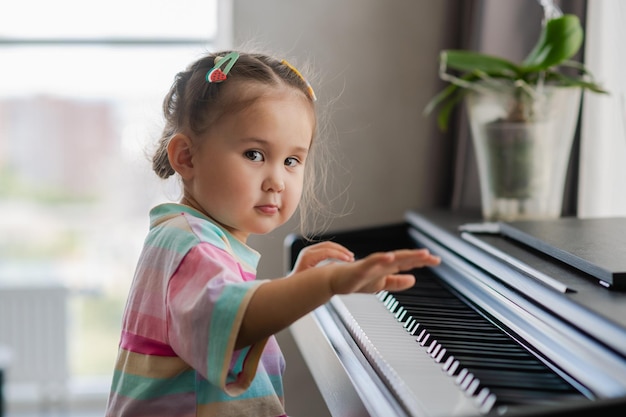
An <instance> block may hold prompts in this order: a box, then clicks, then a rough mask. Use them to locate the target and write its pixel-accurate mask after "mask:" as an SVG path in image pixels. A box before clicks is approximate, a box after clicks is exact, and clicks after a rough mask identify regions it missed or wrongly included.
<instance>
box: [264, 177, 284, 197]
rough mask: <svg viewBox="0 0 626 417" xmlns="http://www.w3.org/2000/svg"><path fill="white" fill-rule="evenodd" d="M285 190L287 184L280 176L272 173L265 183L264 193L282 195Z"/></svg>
mask: <svg viewBox="0 0 626 417" xmlns="http://www.w3.org/2000/svg"><path fill="white" fill-rule="evenodd" d="M284 189H285V182H284V181H283V179H282V177H281V176H280V175H277V174H275V173H272V174H271V175H269V176H268V177H267V178H266V179H265V181H263V191H273V192H275V193H280V192H281V191H283V190H284Z"/></svg>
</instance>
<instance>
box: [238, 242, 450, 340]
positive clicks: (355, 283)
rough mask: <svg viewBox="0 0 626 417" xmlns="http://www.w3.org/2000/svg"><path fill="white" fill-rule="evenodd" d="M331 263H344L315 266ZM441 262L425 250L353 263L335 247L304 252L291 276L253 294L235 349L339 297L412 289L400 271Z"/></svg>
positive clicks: (376, 255)
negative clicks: (351, 294)
mask: <svg viewBox="0 0 626 417" xmlns="http://www.w3.org/2000/svg"><path fill="white" fill-rule="evenodd" d="M307 249H308V250H307ZM329 258H334V259H338V260H341V261H344V262H336V263H329V264H327V265H324V266H314V265H316V264H317V263H319V262H320V261H322V260H325V259H329ZM439 262H440V260H439V258H438V257H436V256H433V255H431V254H430V253H429V252H428V250H426V249H415V250H409V249H405V250H398V251H393V252H384V253H383V252H380V253H374V254H371V255H369V256H368V257H366V258H364V259H361V260H359V261H354V259H353V255H352V253H351V252H349V251H348V250H347V249H345V248H343V247H342V246H340V245H337V244H336V243H334V244H331V243H328V242H327V243H323V244H319V245H313V246H310V247H309V248H305V249H303V254H302V256H299V257H298V261H297V262H296V266H295V268H294V272H293V273H292V274H291V275H289V276H288V277H285V278H278V279H274V280H271V281H269V282H267V283H265V284H263V285H261V286H260V287H259V288H258V289H257V290H256V291H255V293H254V294H253V295H252V298H251V299H250V303H249V304H248V308H247V309H246V313H245V316H244V318H243V323H242V325H241V328H240V330H239V335H238V338H237V342H236V344H235V348H236V349H241V348H243V347H245V346H249V345H252V344H254V343H256V342H258V341H261V340H263V339H265V338H267V337H269V336H271V335H273V334H275V333H277V332H279V331H281V330H283V329H285V328H287V327H288V326H289V325H291V324H292V323H293V322H295V321H296V320H298V319H299V318H301V317H302V316H304V315H305V314H307V313H309V312H311V311H313V310H314V309H316V308H317V307H319V306H320V305H322V304H324V303H326V302H327V301H328V300H330V298H331V297H332V296H333V295H335V294H349V293H353V292H364V293H375V292H378V291H380V290H383V289H386V290H389V291H400V290H403V289H406V288H409V287H411V286H412V285H413V284H414V282H415V278H414V277H413V275H410V274H398V273H399V272H401V271H408V270H411V269H414V268H419V267H423V266H435V265H438V264H439Z"/></svg>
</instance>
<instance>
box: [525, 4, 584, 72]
mask: <svg viewBox="0 0 626 417" xmlns="http://www.w3.org/2000/svg"><path fill="white" fill-rule="evenodd" d="M582 42H583V29H582V27H581V26H580V20H579V19H578V16H576V15H571V14H566V15H563V16H561V17H558V18H555V19H550V20H548V21H547V22H546V24H545V26H544V27H543V29H542V31H541V35H540V37H539V40H538V41H537V44H536V45H535V46H534V48H533V49H532V51H530V53H529V54H528V56H527V57H526V59H525V60H524V62H523V64H522V68H523V71H524V72H533V71H541V70H545V69H548V68H550V67H553V66H555V65H559V64H560V63H562V62H563V61H565V60H567V59H569V58H571V57H572V56H574V55H575V54H576V52H578V50H579V49H580V46H581V45H582Z"/></svg>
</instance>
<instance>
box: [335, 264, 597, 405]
mask: <svg viewBox="0 0 626 417" xmlns="http://www.w3.org/2000/svg"><path fill="white" fill-rule="evenodd" d="M416 276H417V281H416V285H415V286H414V287H413V288H411V289H409V290H407V291H403V292H399V293H388V292H382V293H380V294H378V295H377V296H368V295H360V296H359V295H350V296H342V297H341V298H338V299H334V300H333V301H331V305H332V306H333V308H334V309H335V311H336V312H337V314H338V315H339V317H340V318H341V320H342V321H343V322H344V324H345V325H346V327H347V328H348V329H349V331H350V332H351V333H352V337H353V338H354V339H355V340H356V341H357V343H358V344H359V346H360V348H361V350H362V351H363V352H364V354H365V355H366V357H368V361H369V362H370V363H371V364H372V365H373V367H374V368H375V370H376V372H377V373H378V374H379V375H380V376H381V378H382V379H383V380H384V381H385V382H386V383H387V384H388V385H389V384H391V385H396V386H395V387H394V391H395V392H397V393H399V395H400V396H401V397H404V398H400V402H401V403H403V404H404V405H405V408H406V409H408V412H409V415H424V414H426V415H432V416H436V415H468V414H485V413H488V412H490V411H495V412H497V413H498V414H501V413H504V412H506V410H507V409H509V408H510V407H519V406H538V405H550V404H558V403H560V402H562V401H568V402H570V401H577V400H580V401H585V400H586V397H585V395H590V394H589V393H588V392H585V389H584V388H583V387H581V386H579V385H578V384H577V383H576V382H574V381H573V380H572V379H570V378H568V377H567V375H565V374H563V373H561V372H559V371H558V370H557V369H555V368H554V367H553V366H552V365H550V364H549V363H547V361H545V360H544V359H542V358H540V357H539V356H538V355H535V354H534V353H533V352H531V351H530V350H529V349H527V348H525V347H524V346H523V345H522V344H520V343H518V342H517V341H516V337H515V335H513V334H508V333H507V332H506V331H505V330H503V329H501V328H500V327H499V326H498V325H497V324H496V323H494V322H492V321H490V319H488V318H487V317H485V316H484V315H483V314H481V313H480V312H479V311H477V310H475V309H474V308H472V307H470V306H469V305H468V304H466V303H465V302H463V301H462V300H461V299H460V298H459V297H458V296H456V295H455V294H454V293H453V292H452V291H451V290H449V289H448V288H447V287H445V286H444V285H443V284H442V283H441V281H440V280H439V279H438V278H437V277H436V275H435V274H434V273H432V272H430V271H429V270H420V271H419V272H418V274H417V275H416ZM375 304H378V305H379V306H378V307H376V306H375ZM380 305H382V306H383V307H384V308H386V309H387V310H389V311H388V312H386V315H387V316H388V317H389V318H390V319H391V320H392V321H394V322H395V324H393V326H395V327H397V328H398V329H401V330H402V332H403V333H404V334H405V335H406V336H405V337H402V338H399V337H398V336H393V337H391V335H390V333H389V332H388V330H385V327H387V326H390V322H389V321H388V320H386V321H383V322H381V321H380V319H381V312H380ZM385 323H386V324H385ZM389 340H393V343H389ZM400 358H402V359H400ZM433 369H435V371H433ZM416 379H418V380H419V381H417V382H416V383H415V382H411V381H415V380H416ZM443 380H447V383H446V382H443ZM398 384H405V385H407V386H408V387H411V388H407V387H406V386H404V387H403V389H398V387H397V385H398ZM442 385H445V386H446V390H445V391H443V392H442ZM450 385H454V389H455V390H456V391H457V395H454V393H452V392H451V391H450ZM415 387H418V388H415ZM429 387H430V389H433V390H435V392H433V393H432V395H425V394H424V392H423V390H425V389H426V390H428V389H429ZM411 390H413V391H416V390H419V391H420V392H419V393H418V394H419V395H416V393H414V392H410V391H411ZM403 392H404V393H405V394H402V393H403ZM583 392H585V394H583ZM433 396H434V397H437V400H436V401H433V402H432V403H433V404H430V403H429V401H428V400H421V402H420V403H416V400H415V399H414V398H412V397H420V398H432V397H433ZM446 396H454V397H455V398H454V401H452V403H454V404H455V409H454V410H446V409H445V407H446V404H450V403H451V402H450V401H449V400H450V399H451V398H447V399H446V398H445V397H446ZM459 396H460V397H463V398H464V399H463V400H459ZM442 397H443V398H442ZM442 400H443V401H442ZM434 404H437V406H438V407H439V406H441V407H444V409H433V408H432V407H434Z"/></svg>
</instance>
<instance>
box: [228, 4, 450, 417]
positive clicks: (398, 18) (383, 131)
mask: <svg viewBox="0 0 626 417" xmlns="http://www.w3.org/2000/svg"><path fill="white" fill-rule="evenodd" d="M455 4H456V2H455V1H454V0H450V1H432V0H301V1H294V0H266V1H258V0H234V3H233V10H232V12H233V22H234V26H233V40H234V44H235V47H244V48H246V49H251V47H252V48H253V49H261V50H263V51H265V52H270V53H272V54H274V55H278V56H281V55H282V56H285V57H287V58H289V59H290V60H292V62H293V63H294V64H295V65H296V66H298V65H303V64H306V63H310V64H311V67H312V68H313V70H314V74H315V76H314V77H312V78H311V80H310V81H311V83H312V84H313V87H314V89H315V91H316V94H317V96H318V105H319V109H320V112H321V114H322V117H327V119H326V120H327V121H328V122H329V124H330V129H326V131H325V132H324V133H326V134H328V136H329V140H330V141H331V146H332V148H333V149H334V151H335V152H334V155H335V161H334V166H335V168H334V170H333V171H332V172H331V180H333V185H332V186H331V188H332V190H333V191H335V192H337V193H340V195H339V196H338V198H337V199H336V200H334V201H333V210H334V211H336V212H341V213H347V214H346V215H344V216H338V217H337V218H335V219H334V220H333V221H332V223H331V225H330V230H331V231H336V230H346V229H351V228H360V227H364V226H372V225H381V224H385V223H391V222H397V221H401V220H402V218H403V214H404V212H405V211H406V210H408V209H412V208H421V207H432V206H440V205H443V204H445V203H446V202H447V199H448V196H449V193H450V189H449V187H450V186H449V183H450V177H451V172H450V170H451V168H450V166H451V161H450V158H451V156H450V152H449V149H450V146H451V144H450V142H449V141H448V140H447V139H446V138H444V137H443V136H442V135H441V134H440V133H439V131H438V130H437V129H436V126H435V123H434V118H433V117H430V118H425V117H423V116H422V110H423V109H424V106H425V105H426V103H427V102H428V100H429V99H430V98H431V97H432V96H433V95H434V94H435V93H436V92H437V91H438V90H439V89H440V88H441V83H440V82H438V77H437V69H438V68H437V59H438V53H439V50H440V49H442V48H444V47H446V45H447V43H449V42H451V41H452V40H451V39H449V38H450V35H449V31H448V29H449V28H450V25H451V24H453V23H451V19H450V18H449V13H450V11H449V10H452V6H454V5H455ZM305 66H306V65H305ZM297 227H298V225H297V224H296V222H295V221H293V222H290V223H289V224H287V225H285V226H283V227H282V228H280V229H279V230H276V231H274V232H272V233H271V234H269V235H266V236H259V237H254V238H252V239H251V240H250V242H249V243H250V244H251V245H252V246H253V247H255V248H256V249H258V250H259V251H260V252H261V253H262V255H263V257H262V260H261V264H260V266H259V273H258V276H259V278H271V277H277V276H281V275H283V274H284V264H285V259H284V257H283V240H284V238H285V236H286V235H287V234H288V233H291V232H297ZM279 338H280V343H281V346H282V348H283V351H284V353H285V356H286V357H287V363H288V372H287V376H286V378H287V392H286V397H287V405H288V406H287V411H288V412H289V413H290V415H293V416H296V417H302V416H323V415H324V414H323V411H322V410H319V409H317V408H315V406H316V405H315V404H313V403H317V402H319V397H317V396H315V395H314V393H313V391H312V390H313V388H311V386H310V380H308V379H307V378H308V376H307V374H306V370H305V369H303V366H302V364H301V359H300V358H299V357H298V353H297V351H296V350H295V348H294V345H293V341H292V340H291V339H290V337H289V334H288V332H283V334H281V335H279ZM294 387H299V388H300V389H298V390H296V389H295V388H294Z"/></svg>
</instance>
